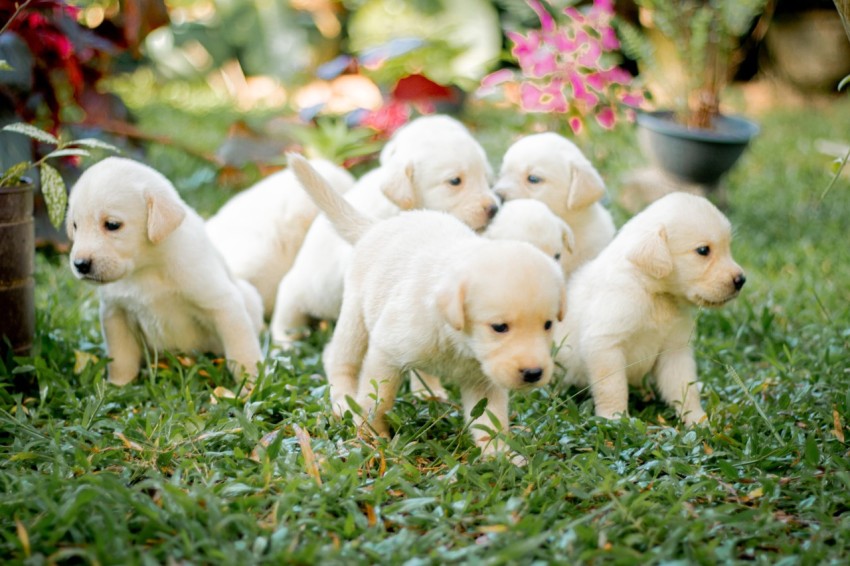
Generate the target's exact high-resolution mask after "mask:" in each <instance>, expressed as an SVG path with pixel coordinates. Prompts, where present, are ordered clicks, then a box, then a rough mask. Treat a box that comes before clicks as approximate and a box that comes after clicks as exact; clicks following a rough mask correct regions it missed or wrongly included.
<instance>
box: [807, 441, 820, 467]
mask: <svg viewBox="0 0 850 566" xmlns="http://www.w3.org/2000/svg"><path fill="white" fill-rule="evenodd" d="M805 460H806V463H807V464H808V465H809V466H812V467H816V466H817V465H818V463H819V462H820V449H818V440H817V438H815V437H814V436H809V437H808V438H806V451H805Z"/></svg>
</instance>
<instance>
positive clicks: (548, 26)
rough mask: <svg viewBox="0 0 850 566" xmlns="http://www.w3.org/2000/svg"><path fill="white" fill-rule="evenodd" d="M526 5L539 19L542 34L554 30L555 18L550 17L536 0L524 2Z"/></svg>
mask: <svg viewBox="0 0 850 566" xmlns="http://www.w3.org/2000/svg"><path fill="white" fill-rule="evenodd" d="M526 2H527V3H528V5H529V6H530V7H531V9H532V10H534V13H535V14H537V17H538V18H540V28H541V29H542V30H543V31H544V32H550V31H552V30H553V29H555V18H553V17H552V14H550V13H549V12H548V11H546V8H544V7H543V4H541V3H540V2H539V1H538V0H526Z"/></svg>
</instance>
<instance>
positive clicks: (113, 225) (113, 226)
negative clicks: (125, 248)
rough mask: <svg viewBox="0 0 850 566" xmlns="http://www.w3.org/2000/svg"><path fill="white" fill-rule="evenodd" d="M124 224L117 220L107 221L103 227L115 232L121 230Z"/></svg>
mask: <svg viewBox="0 0 850 566" xmlns="http://www.w3.org/2000/svg"><path fill="white" fill-rule="evenodd" d="M121 226H122V224H121V223H120V222H117V221H115V220H107V221H106V222H104V223H103V227H104V228H106V229H107V230H109V231H110V232H115V231H116V230H120V229H121Z"/></svg>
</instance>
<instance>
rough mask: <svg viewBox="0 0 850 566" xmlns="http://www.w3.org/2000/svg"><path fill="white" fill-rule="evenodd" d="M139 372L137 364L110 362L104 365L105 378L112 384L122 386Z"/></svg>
mask: <svg viewBox="0 0 850 566" xmlns="http://www.w3.org/2000/svg"><path fill="white" fill-rule="evenodd" d="M138 374H139V366H138V365H137V364H120V363H118V362H111V363H110V364H108V365H107V366H106V375H107V380H108V381H109V383H111V384H112V385H117V386H118V387H124V386H125V385H127V384H128V383H130V382H131V381H133V380H134V379H136V376H137V375H138Z"/></svg>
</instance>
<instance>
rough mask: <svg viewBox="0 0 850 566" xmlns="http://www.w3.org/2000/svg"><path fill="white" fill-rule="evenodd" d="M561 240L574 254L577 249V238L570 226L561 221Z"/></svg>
mask: <svg viewBox="0 0 850 566" xmlns="http://www.w3.org/2000/svg"><path fill="white" fill-rule="evenodd" d="M561 238H562V239H563V242H564V248H566V250H567V251H568V252H570V253H573V251H575V249H576V236H575V233H573V229H572V228H570V225H569V224H567V223H566V222H564V221H561Z"/></svg>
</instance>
